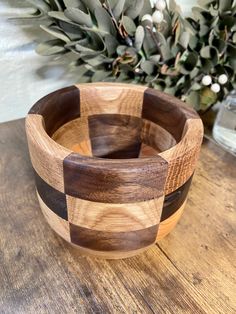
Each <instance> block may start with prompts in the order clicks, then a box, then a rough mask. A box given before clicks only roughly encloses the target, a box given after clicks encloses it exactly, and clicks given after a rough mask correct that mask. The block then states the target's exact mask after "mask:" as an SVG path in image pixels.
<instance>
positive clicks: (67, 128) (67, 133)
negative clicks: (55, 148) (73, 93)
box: [52, 117, 92, 156]
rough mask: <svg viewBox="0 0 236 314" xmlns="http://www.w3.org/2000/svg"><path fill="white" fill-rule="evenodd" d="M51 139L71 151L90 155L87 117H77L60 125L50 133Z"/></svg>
mask: <svg viewBox="0 0 236 314" xmlns="http://www.w3.org/2000/svg"><path fill="white" fill-rule="evenodd" d="M52 139H53V140H54V141H56V142H57V143H58V144H60V145H62V146H64V147H66V148H68V149H70V150H72V151H73V152H76V153H80V154H81V155H84V156H92V150H91V143H90V138H89V128H88V118H87V117H82V118H77V119H74V120H72V121H69V122H67V123H66V124H64V125H62V126H61V127H60V128H59V129H57V130H56V132H55V133H54V134H53V135H52Z"/></svg>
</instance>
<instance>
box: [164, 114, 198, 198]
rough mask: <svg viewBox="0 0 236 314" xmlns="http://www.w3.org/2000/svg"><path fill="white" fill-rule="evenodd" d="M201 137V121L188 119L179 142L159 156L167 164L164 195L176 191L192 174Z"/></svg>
mask: <svg viewBox="0 0 236 314" xmlns="http://www.w3.org/2000/svg"><path fill="white" fill-rule="evenodd" d="M189 126H191V127H189ZM202 136H203V125H202V122H201V120H200V119H188V120H187V121H186V124H185V127H184V131H183V137H182V139H181V141H180V142H179V143H178V144H176V145H175V146H174V147H171V148H170V149H168V150H166V151H163V152H161V153H160V154H159V155H160V156H161V157H162V158H164V159H165V160H166V161H167V162H168V174H167V179H166V184H165V194H169V193H171V192H173V191H175V190H176V189H178V188H179V187H180V186H182V185H183V184H184V183H185V182H186V181H187V180H188V179H189V178H190V176H191V175H192V174H193V172H194V169H195V168H196V164H197V160H198V156H199V153H200V148H201V143H202Z"/></svg>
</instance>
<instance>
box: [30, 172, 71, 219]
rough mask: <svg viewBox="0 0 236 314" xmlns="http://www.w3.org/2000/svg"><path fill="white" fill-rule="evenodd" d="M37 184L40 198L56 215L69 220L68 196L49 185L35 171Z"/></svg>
mask: <svg viewBox="0 0 236 314" xmlns="http://www.w3.org/2000/svg"><path fill="white" fill-rule="evenodd" d="M34 173H35V182H36V187H37V191H38V193H39V196H40V197H41V199H42V200H43V202H44V203H45V204H46V205H47V207H48V208H49V209H51V210H52V211H53V212H54V213H55V214H57V215H58V216H60V217H61V218H63V219H65V220H68V214H67V205H66V196H65V194H64V193H61V192H59V191H57V190H56V189H54V188H53V187H51V186H50V185H49V184H47V183H46V182H45V181H44V180H43V179H42V178H41V177H40V176H39V175H38V174H37V172H36V171H35V172H34Z"/></svg>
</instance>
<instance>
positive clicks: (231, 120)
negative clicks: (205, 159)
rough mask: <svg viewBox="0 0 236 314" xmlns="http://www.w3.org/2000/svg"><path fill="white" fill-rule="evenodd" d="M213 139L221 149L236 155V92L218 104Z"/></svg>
mask: <svg viewBox="0 0 236 314" xmlns="http://www.w3.org/2000/svg"><path fill="white" fill-rule="evenodd" d="M213 137H214V139H215V140H216V141H217V142H218V143H219V144H220V145H221V146H223V148H225V149H227V150H229V151H231V152H232V153H234V154H236V91H234V92H232V93H231V94H229V96H228V97H227V98H226V99H225V100H224V101H223V102H222V103H221V104H220V109H219V112H218V114H217V117H216V120H215V123H214V127H213Z"/></svg>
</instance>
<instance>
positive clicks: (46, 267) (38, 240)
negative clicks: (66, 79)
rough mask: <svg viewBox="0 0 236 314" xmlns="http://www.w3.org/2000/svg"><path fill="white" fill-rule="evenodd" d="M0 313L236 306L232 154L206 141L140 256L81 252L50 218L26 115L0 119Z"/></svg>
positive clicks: (235, 168) (227, 309)
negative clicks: (184, 187)
mask: <svg viewBox="0 0 236 314" xmlns="http://www.w3.org/2000/svg"><path fill="white" fill-rule="evenodd" d="M0 152H1V153H0V265H1V267H0V312H1V313H175V314H176V313H222V314H226V313H227V314H228V313H235V312H236V299H235V289H236V281H235V271H236V264H235V262H236V255H235V243H236V217H235V208H236V194H235V180H236V158H235V157H233V156H232V155H230V154H229V153H227V152H224V151H223V150H222V149H221V148H219V147H218V146H216V145H215V144H214V143H211V142H209V141H206V142H205V143H204V145H203V148H202V152H201V157H200V162H199V164H198V169H197V170H196V174H195V176H194V179H193V183H192V187H191V190H190V194H189V198H188V202H187V205H186V210H185V212H184V215H183V217H182V219H181V221H180V223H179V224H178V225H177V227H176V228H175V230H174V231H173V232H172V233H171V234H170V235H169V236H168V237H166V238H165V239H163V240H161V241H160V242H159V243H158V245H155V246H154V247H153V248H152V249H150V250H149V251H147V252H146V253H143V254H140V255H139V256H137V257H133V258H129V259H125V260H114V261H106V260H101V259H95V258H89V257H83V256H81V255H80V254H79V253H78V252H77V250H76V249H75V248H74V247H71V246H70V245H69V244H67V243H66V242H65V241H64V240H62V239H60V238H59V236H57V235H56V234H55V233H54V232H53V231H52V230H51V229H50V227H49V226H48V225H47V224H46V222H45V220H44V218H43V215H42V213H41V211H40V208H39V205H38V202H37V199H36V194H35V188H34V181H33V171H32V168H31V165H30V161H29V156H28V151H27V145H26V138H25V132H24V121H23V120H17V121H13V122H8V123H3V124H1V125H0Z"/></svg>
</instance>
